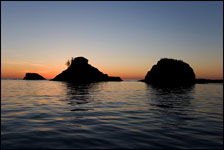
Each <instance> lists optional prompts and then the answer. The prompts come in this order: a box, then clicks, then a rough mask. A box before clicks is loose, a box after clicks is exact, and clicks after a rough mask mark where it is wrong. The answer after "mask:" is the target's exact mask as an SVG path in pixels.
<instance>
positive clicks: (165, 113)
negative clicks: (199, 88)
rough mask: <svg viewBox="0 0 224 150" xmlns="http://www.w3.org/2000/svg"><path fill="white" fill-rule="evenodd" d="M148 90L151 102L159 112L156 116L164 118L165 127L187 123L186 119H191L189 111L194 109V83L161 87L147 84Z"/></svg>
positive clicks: (163, 124)
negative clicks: (192, 102)
mask: <svg viewBox="0 0 224 150" xmlns="http://www.w3.org/2000/svg"><path fill="white" fill-rule="evenodd" d="M147 91H148V92H149V94H150V102H149V104H150V105H151V106H153V107H155V110H156V112H157V113H155V116H157V117H159V118H163V121H162V126H163V127H167V126H168V125H170V126H173V125H175V126H183V125H187V121H186V120H188V119H190V116H189V115H188V113H189V112H190V111H191V110H192V109H193V106H192V105H191V101H192V100H193V99H194V97H193V94H194V85H191V86H179V87H161V86H155V85H150V84H147ZM158 112H159V113H158Z"/></svg>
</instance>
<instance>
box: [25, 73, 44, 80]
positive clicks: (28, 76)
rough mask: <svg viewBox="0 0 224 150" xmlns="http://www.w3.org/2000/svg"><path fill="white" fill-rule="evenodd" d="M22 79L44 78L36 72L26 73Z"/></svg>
mask: <svg viewBox="0 0 224 150" xmlns="http://www.w3.org/2000/svg"><path fill="white" fill-rule="evenodd" d="M23 79H24V80H46V79H45V78H44V77H42V76H41V75H39V74H37V73H26V76H25V77H24V78H23Z"/></svg>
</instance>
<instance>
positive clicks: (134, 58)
mask: <svg viewBox="0 0 224 150" xmlns="http://www.w3.org/2000/svg"><path fill="white" fill-rule="evenodd" d="M1 3H2V12H1V13H2V20H1V22H2V50H1V53H2V76H3V77H7V76H8V77H12V76H13V77H14V76H18V77H19V78H21V77H22V76H23V75H24V74H25V72H26V71H31V72H40V73H42V74H43V76H47V78H53V77H54V76H56V75H57V74H58V73H60V72H61V71H62V70H64V69H66V66H65V62H66V60H67V59H69V58H71V57H78V56H84V57H86V58H87V59H89V63H90V64H92V65H93V66H95V67H97V68H98V69H100V70H101V71H102V72H104V73H108V74H109V75H117V76H121V77H122V78H142V77H144V76H145V74H146V73H147V71H149V70H150V69H151V67H152V65H154V64H156V63H157V61H158V60H159V59H160V58H164V57H168V58H175V59H182V60H183V61H185V62H187V63H189V64H190V65H191V66H192V68H193V69H194V71H195V73H196V77H205V78H222V77H223V74H222V72H223V65H222V62H223V43H222V41H223V19H222V18H223V2H212V1H211V2H193V1H192V2H162V1H160V2H155V1H153V2H150V1H149V2H148V1H142V2H138V1H135V2H133V1H126V2H119V1H117V2H107V1H104V2H99V1H98V2H97V1H95V2H75V1H74V2H62V1H61V2H57V1H55V2H34V1H33V2H1ZM34 66H35V67H34ZM16 68H17V69H16ZM18 68H19V69H18ZM13 70H14V71H13ZM13 72H14V74H15V75H11V74H12V73H13Z"/></svg>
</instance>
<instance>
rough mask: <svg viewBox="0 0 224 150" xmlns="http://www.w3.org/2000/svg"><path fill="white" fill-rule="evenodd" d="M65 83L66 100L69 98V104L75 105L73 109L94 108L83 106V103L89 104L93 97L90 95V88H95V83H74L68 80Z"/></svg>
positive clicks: (86, 109) (85, 109) (84, 109)
mask: <svg viewBox="0 0 224 150" xmlns="http://www.w3.org/2000/svg"><path fill="white" fill-rule="evenodd" d="M65 84H66V88H67V90H66V91H67V95H66V96H67V98H66V100H68V104H69V105H72V106H74V109H72V110H71V111H88V110H93V109H89V108H83V107H82V106H81V104H87V103H90V102H91V98H90V97H89V90H91V88H94V83H83V84H81V83H80V84H73V83H67V82H66V83H65ZM76 106H77V108H76ZM80 107H82V108H80Z"/></svg>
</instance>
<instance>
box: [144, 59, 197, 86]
mask: <svg viewBox="0 0 224 150" xmlns="http://www.w3.org/2000/svg"><path fill="white" fill-rule="evenodd" d="M143 81H145V82H147V83H152V84H159V85H167V84H168V85H183V84H192V83H194V82H195V74H194V71H193V69H192V68H191V67H190V66H189V64H187V63H185V62H183V61H182V60H175V59H168V58H163V59H161V60H159V61H158V62H157V64H156V65H154V66H153V67H152V69H151V70H150V71H149V72H148V73H147V74H146V76H145V79H144V80H143Z"/></svg>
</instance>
